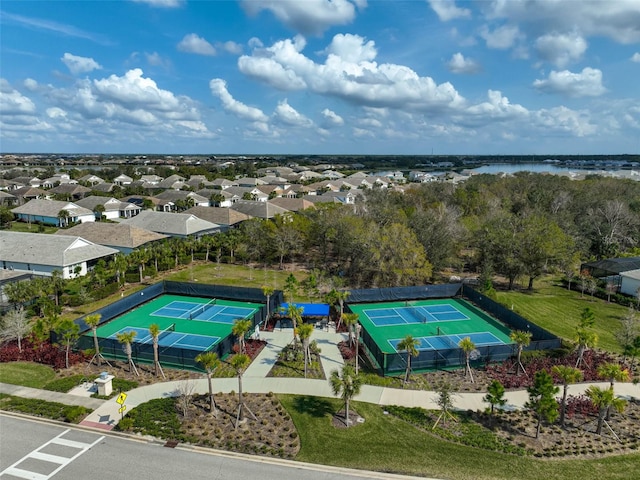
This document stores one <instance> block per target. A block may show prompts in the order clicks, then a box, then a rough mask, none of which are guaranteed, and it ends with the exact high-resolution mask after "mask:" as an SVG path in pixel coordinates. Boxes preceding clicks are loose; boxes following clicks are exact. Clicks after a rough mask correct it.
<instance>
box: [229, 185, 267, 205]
mask: <svg viewBox="0 0 640 480" xmlns="http://www.w3.org/2000/svg"><path fill="white" fill-rule="evenodd" d="M224 192H225V193H229V194H232V195H235V196H236V197H237V198H238V199H240V200H242V199H243V198H245V197H246V196H250V197H251V199H252V200H255V201H258V202H266V201H267V200H268V199H269V195H267V194H266V193H262V192H261V191H260V190H258V189H257V188H256V187H229V188H227V189H225V190H224Z"/></svg>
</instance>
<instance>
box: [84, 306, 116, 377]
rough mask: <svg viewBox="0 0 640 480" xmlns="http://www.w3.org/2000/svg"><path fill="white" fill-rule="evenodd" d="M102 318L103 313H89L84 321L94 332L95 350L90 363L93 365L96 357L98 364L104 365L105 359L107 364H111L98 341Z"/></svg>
mask: <svg viewBox="0 0 640 480" xmlns="http://www.w3.org/2000/svg"><path fill="white" fill-rule="evenodd" d="M101 319H102V315H100V314H99V313H94V314H92V315H87V316H86V317H84V323H86V324H87V326H88V327H89V328H91V333H93V349H94V350H95V353H94V354H93V357H91V360H89V365H91V363H92V362H93V360H94V359H95V360H96V364H97V365H98V366H100V365H102V360H104V361H105V363H106V364H107V365H109V366H111V364H110V363H109V362H108V361H107V359H106V358H104V357H103V356H102V354H101V353H100V343H99V342H98V325H99V324H100V320H101Z"/></svg>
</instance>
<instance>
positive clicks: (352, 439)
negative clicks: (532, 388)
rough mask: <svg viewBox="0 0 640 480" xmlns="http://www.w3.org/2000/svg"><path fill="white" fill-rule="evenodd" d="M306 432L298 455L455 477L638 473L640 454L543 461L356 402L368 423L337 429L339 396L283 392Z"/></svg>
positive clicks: (603, 478) (529, 479) (501, 479)
mask: <svg viewBox="0 0 640 480" xmlns="http://www.w3.org/2000/svg"><path fill="white" fill-rule="evenodd" d="M279 398H280V400H281V401H282V404H283V405H284V407H285V408H286V409H287V411H288V412H289V414H290V415H291V417H292V418H293V421H294V423H295V425H296V428H297V429H298V432H299V433H300V440H301V450H300V453H299V454H298V456H297V457H296V460H300V461H305V462H311V463H319V464H326V465H336V466H341V467H351V468H360V469H365V470H376V471H381V472H394V473H402V474H408V475H418V476H433V477H437V478H447V479H452V480H467V479H468V480H507V479H509V480H510V479H513V478H518V479H519V480H539V479H541V478H544V479H545V480H546V479H548V480H555V479H557V480H566V479H568V478H585V479H586V478H598V479H599V480H614V479H620V480H622V479H625V480H626V479H630V478H637V474H638V465H639V464H640V463H639V462H640V454H633V455H625V456H617V457H608V458H604V459H597V460H562V461H553V460H551V461H549V460H545V461H542V460H538V459H535V458H533V457H520V456H515V455H508V454H501V453H497V452H491V451H487V450H481V449H477V448H472V447H466V446H462V445H457V444H453V443H449V442H447V441H444V440H441V439H439V438H436V437H434V436H431V435H430V434H429V433H427V432H425V431H421V430H419V429H417V428H415V427H413V426H412V425H409V424H408V423H406V422H404V421H403V420H400V419H398V418H396V417H393V416H391V415H384V414H383V411H382V409H381V408H380V407H379V406H377V405H371V404H365V403H357V402H354V403H353V406H352V408H354V409H355V410H356V411H357V412H358V413H359V414H360V415H361V416H363V417H364V418H365V423H364V424H361V425H357V426H355V427H352V428H349V429H336V428H335V427H333V426H332V424H331V415H332V413H333V412H334V411H336V410H338V409H339V408H340V407H341V402H340V401H339V400H335V399H328V398H318V397H301V396H292V395H280V396H279Z"/></svg>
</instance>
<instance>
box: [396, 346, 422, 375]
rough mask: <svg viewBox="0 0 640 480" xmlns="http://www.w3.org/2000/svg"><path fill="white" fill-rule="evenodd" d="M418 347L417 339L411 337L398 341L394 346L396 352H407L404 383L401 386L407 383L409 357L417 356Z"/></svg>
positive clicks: (409, 372) (409, 373)
mask: <svg viewBox="0 0 640 480" xmlns="http://www.w3.org/2000/svg"><path fill="white" fill-rule="evenodd" d="M418 345H420V340H418V339H417V338H413V337H412V336H411V335H407V336H406V337H404V338H403V339H402V340H400V342H399V343H398V345H397V346H396V349H397V350H398V351H405V352H407V370H406V371H405V373H404V381H403V382H402V383H403V385H406V384H407V382H408V381H409V376H410V375H411V357H417V356H418Z"/></svg>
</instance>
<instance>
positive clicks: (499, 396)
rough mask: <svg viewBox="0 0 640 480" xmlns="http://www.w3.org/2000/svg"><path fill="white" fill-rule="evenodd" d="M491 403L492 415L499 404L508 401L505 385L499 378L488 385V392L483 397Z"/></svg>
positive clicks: (501, 404) (500, 405)
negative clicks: (505, 394)
mask: <svg viewBox="0 0 640 480" xmlns="http://www.w3.org/2000/svg"><path fill="white" fill-rule="evenodd" d="M482 400H484V401H485V402H487V403H489V404H490V405H491V415H493V411H494V409H495V407H496V405H497V406H499V407H502V406H503V405H504V404H506V403H507V399H506V398H504V386H503V385H502V384H501V383H500V381H498V380H493V381H492V382H491V383H490V384H489V387H487V394H486V395H485V396H484V398H483V399H482Z"/></svg>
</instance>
